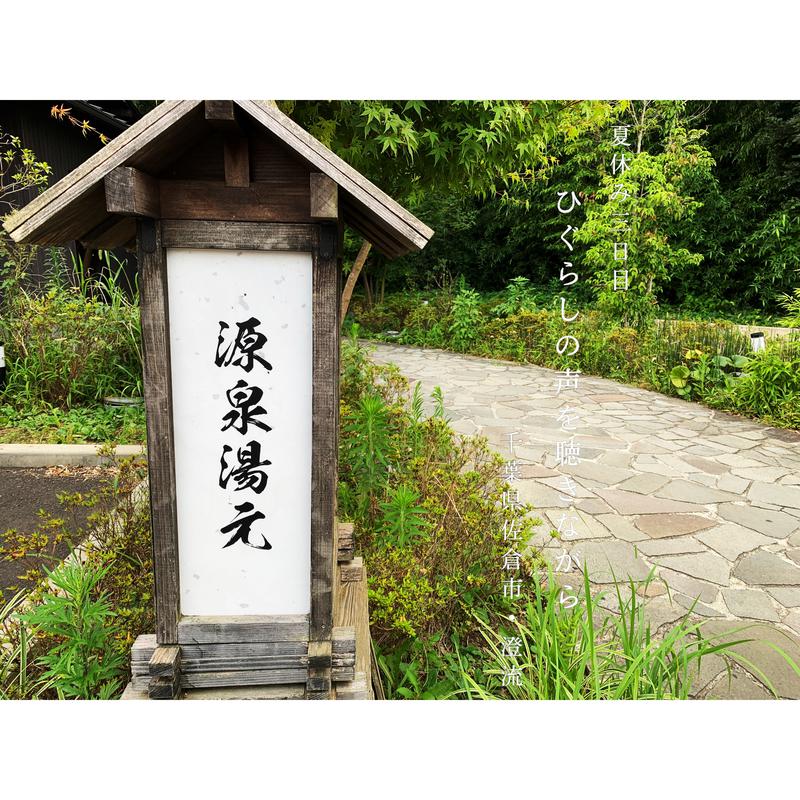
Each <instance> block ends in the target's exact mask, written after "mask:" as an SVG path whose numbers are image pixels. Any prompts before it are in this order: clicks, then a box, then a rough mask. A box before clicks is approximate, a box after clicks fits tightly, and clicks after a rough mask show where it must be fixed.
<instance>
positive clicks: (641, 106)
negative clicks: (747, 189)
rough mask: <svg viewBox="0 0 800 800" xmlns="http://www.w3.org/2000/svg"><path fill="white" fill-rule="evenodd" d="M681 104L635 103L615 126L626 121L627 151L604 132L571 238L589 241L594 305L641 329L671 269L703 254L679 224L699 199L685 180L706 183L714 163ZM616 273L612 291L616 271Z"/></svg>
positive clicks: (680, 268)
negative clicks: (686, 241)
mask: <svg viewBox="0 0 800 800" xmlns="http://www.w3.org/2000/svg"><path fill="white" fill-rule="evenodd" d="M685 117H686V114H685V104H684V103H682V102H680V101H649V100H643V101H635V102H631V103H630V104H629V105H627V107H626V108H625V110H624V112H623V113H622V114H621V115H620V117H619V119H618V121H617V122H616V123H615V124H617V125H625V124H627V125H629V132H630V135H629V141H630V145H631V146H630V149H629V150H627V149H622V148H616V149H614V148H612V146H611V145H612V141H611V137H610V136H609V137H606V138H605V140H604V143H603V146H602V147H601V148H600V152H599V153H598V156H601V155H602V158H603V164H602V167H601V176H602V177H601V180H600V185H599V188H598V189H597V190H596V192H594V194H593V195H590V196H588V197H587V200H586V203H585V209H584V211H585V220H584V222H583V224H582V225H581V226H580V228H579V230H578V231H577V232H576V233H575V237H574V238H575V240H576V241H578V242H581V243H583V244H585V245H587V246H588V249H587V250H586V252H585V254H584V256H583V263H584V264H586V265H587V266H588V267H590V268H591V269H592V270H593V272H592V276H591V278H590V281H591V284H592V286H593V287H594V289H595V291H596V294H597V300H598V306H599V308H600V309H601V311H603V312H604V313H605V314H607V315H608V316H610V317H613V318H614V319H619V320H621V321H622V323H623V324H624V325H629V326H633V327H640V326H642V325H643V324H645V323H646V322H647V321H648V320H649V319H651V318H652V316H653V314H654V313H655V309H656V307H657V301H658V296H659V294H660V292H661V290H662V289H663V287H664V286H665V285H666V284H667V283H668V282H669V280H670V277H671V275H672V274H674V273H675V272H681V271H683V270H685V269H686V268H687V267H689V266H692V267H696V266H697V265H699V264H700V262H701V261H702V260H703V254H702V253H699V252H692V251H691V250H690V249H688V248H687V247H685V246H684V245H683V244H682V243H681V241H680V237H679V235H678V225H680V226H682V227H685V225H686V223H687V222H688V221H689V220H691V218H692V217H693V215H694V214H695V213H696V211H697V210H698V209H699V208H700V207H701V205H702V203H701V202H699V201H698V200H697V199H696V198H694V197H693V196H692V195H691V194H690V193H689V192H688V188H687V184H688V182H689V179H690V177H692V178H694V179H695V180H697V176H698V175H700V174H702V175H703V176H704V177H705V179H706V180H708V181H710V180H711V169H712V167H713V164H714V161H713V159H712V157H711V154H710V153H709V151H708V150H707V149H706V148H705V147H704V146H703V144H702V143H701V139H702V138H703V136H704V135H705V131H702V130H687V129H686V127H685V124H686V119H685ZM612 150H613V151H614V152H616V153H617V154H619V153H625V158H626V164H627V168H624V167H623V168H618V169H617V171H616V174H615V172H614V170H612V169H611V168H610V165H611V161H612V157H613V154H612ZM615 271H619V272H620V273H623V272H624V271H627V290H626V291H622V290H621V287H622V286H624V285H625V283H626V278H625V275H624V274H620V276H619V281H618V288H620V290H617V291H615V285H614V273H615Z"/></svg>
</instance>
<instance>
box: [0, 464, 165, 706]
mask: <svg viewBox="0 0 800 800" xmlns="http://www.w3.org/2000/svg"><path fill="white" fill-rule="evenodd" d="M145 477H146V467H145V466H144V464H143V463H140V462H134V461H122V462H121V463H120V464H119V468H118V469H117V470H116V471H115V472H114V473H113V474H112V475H111V476H110V477H109V478H107V479H106V480H105V481H104V482H103V484H102V485H101V487H100V488H99V489H97V490H95V491H92V492H89V493H87V494H83V493H80V492H76V493H73V494H64V495H62V496H61V497H60V498H59V500H60V503H61V506H62V511H61V513H60V514H59V515H51V514H42V518H41V522H40V523H39V525H38V527H37V529H36V530H35V531H32V532H21V531H9V532H8V533H7V534H6V536H5V544H4V547H3V549H2V551H0V556H3V557H7V558H11V559H19V560H22V559H25V558H26V557H27V556H28V555H31V554H35V555H38V556H40V557H44V559H45V561H56V562H57V561H59V560H60V558H59V553H61V552H63V550H64V547H65V545H66V547H67V548H68V550H69V551H70V552H71V553H74V554H75V555H74V556H73V560H80V559H81V558H82V565H83V568H85V569H86V570H87V571H88V572H89V573H91V575H92V576H97V580H96V581H94V579H92V581H90V583H91V590H90V591H89V599H90V600H91V601H97V602H100V600H101V599H102V600H103V603H104V608H107V609H108V610H109V612H110V613H111V614H113V621H114V622H113V626H110V627H109V628H108V631H107V632H108V639H107V640H106V641H104V643H103V648H104V650H103V652H104V655H103V661H104V663H105V661H106V656H108V658H109V659H112V657H113V659H114V660H113V662H111V661H109V663H115V664H117V663H118V664H119V665H120V669H121V672H120V674H119V677H121V678H122V677H124V675H125V669H124V663H127V659H128V656H129V654H130V648H131V645H132V644H133V642H134V641H135V639H136V637H137V636H139V635H140V634H142V633H146V632H148V631H150V630H152V629H153V626H154V624H155V619H154V613H153V560H152V559H153V554H152V540H151V535H150V513H149V507H148V503H147V493H146V491H144V485H143V484H142V481H143V480H144V478H145ZM86 508H89V509H92V511H91V513H90V514H89V515H88V516H87V517H86V522H85V525H83V526H80V525H78V524H77V523H76V522H75V518H74V514H73V512H74V511H76V510H77V509H86ZM78 553H80V557H79V556H78ZM21 577H23V578H25V579H27V580H28V581H31V582H33V583H34V586H33V588H32V589H31V590H30V591H29V592H28V594H27V600H28V601H29V603H31V604H32V605H33V606H34V607H35V606H36V605H37V604H41V603H42V602H45V598H46V597H47V596H48V595H49V594H50V593H51V589H50V586H49V584H48V572H47V570H46V568H45V567H44V566H39V567H36V568H34V569H32V570H29V571H28V572H27V573H25V575H23V576H21ZM86 580H87V581H88V580H89V579H88V578H86ZM84 599H85V597H84ZM12 602H13V601H12ZM9 605H10V604H9ZM2 616H3V615H0V622H3V620H2ZM5 616H6V618H5V623H6V624H4V625H3V626H2V628H3V629H2V631H0V633H2V636H0V649H3V650H4V653H5V654H6V655H7V654H8V653H10V652H12V651H17V652H16V655H15V656H14V658H10V659H9V660H8V661H7V662H5V672H6V673H7V676H6V677H7V678H8V676H10V678H8V679H9V680H10V681H11V682H12V683H14V684H15V685H17V684H19V682H20V681H21V680H23V676H24V681H23V682H24V683H25V684H26V685H27V686H28V687H30V688H29V690H28V691H29V694H26V695H25V696H32V695H33V693H34V691H38V692H39V693H44V694H45V695H46V696H49V695H51V694H52V692H53V689H52V687H51V686H49V685H45V686H44V688H42V686H41V685H40V684H41V683H42V681H41V680H40V679H42V675H43V672H42V667H41V662H40V661H39V657H41V656H44V655H46V654H47V653H48V652H49V650H50V648H51V647H53V646H57V645H58V644H59V643H61V644H64V645H65V647H66V648H68V647H70V646H72V645H69V644H68V643H67V642H66V640H65V639H63V640H60V639H58V638H57V637H55V635H54V634H52V631H50V629H49V628H48V627H47V626H46V625H45V626H42V627H41V628H40V629H39V630H38V631H37V632H36V633H35V634H34V633H33V632H31V635H30V636H28V637H27V640H26V641H25V642H23V641H22V639H23V638H24V637H25V635H26V630H27V629H26V628H24V627H23V626H20V625H19V624H17V623H16V622H15V623H14V624H11V621H12V615H11V613H10V611H9V612H8V613H7V614H6V615H5ZM67 638H69V637H67ZM22 644H25V647H24V648H23V649H22V650H20V647H21V645H22ZM117 658H119V659H120V661H119V662H117V661H116V659H117ZM123 662H124V663H123ZM37 665H38V666H39V668H38V669H37V668H36V667H37ZM3 672H4V667H3V666H0V678H2V677H3ZM37 681H38V683H37ZM45 683H46V681H45ZM108 683H109V681H108V680H105V679H104V681H103V682H101V684H102V685H106V686H107V688H106V689H104V690H103V691H104V692H108V691H110V687H109V686H108ZM37 686H39V688H38V689H37V688H36V687H37ZM116 688H119V687H118V686H117V687H116ZM62 689H63V687H62ZM2 690H3V686H2V682H0V693H1V692H2ZM98 691H99V689H98Z"/></svg>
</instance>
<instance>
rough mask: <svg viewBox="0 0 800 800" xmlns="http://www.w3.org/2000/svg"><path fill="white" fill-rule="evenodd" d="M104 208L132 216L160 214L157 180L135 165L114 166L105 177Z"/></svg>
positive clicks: (158, 215) (113, 212)
mask: <svg viewBox="0 0 800 800" xmlns="http://www.w3.org/2000/svg"><path fill="white" fill-rule="evenodd" d="M105 189H106V210H107V211H108V212H109V213H112V214H125V215H127V216H132V217H151V218H153V219H158V217H160V216H161V202H160V199H159V193H158V181H157V180H156V179H155V178H153V177H151V176H150V175H147V174H146V173H144V172H142V171H141V170H138V169H136V168H135V167H116V168H115V169H112V170H111V172H109V173H108V175H106V177H105Z"/></svg>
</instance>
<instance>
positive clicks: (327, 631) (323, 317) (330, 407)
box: [306, 224, 339, 698]
mask: <svg viewBox="0 0 800 800" xmlns="http://www.w3.org/2000/svg"><path fill="white" fill-rule="evenodd" d="M336 239H337V227H336V225H333V224H323V225H321V226H320V233H319V245H318V248H317V250H316V252H315V253H314V288H313V295H314V301H313V302H314V304H313V325H314V339H313V356H312V359H313V384H314V394H313V400H312V409H313V430H312V442H313V454H314V457H313V463H312V467H311V470H312V471H311V620H310V623H311V624H310V631H309V638H310V642H311V643H318V644H315V645H314V647H315V648H322V650H321V652H322V651H325V646H324V645H323V644H319V643H325V642H328V650H327V652H328V653H330V649H329V648H330V644H329V643H330V639H331V633H332V631H333V577H334V575H333V572H334V563H335V562H334V559H335V554H334V551H333V538H334V525H335V524H336V487H337V480H338V452H339V451H338V448H339V295H338V281H337V269H338V267H337V260H336ZM311 643H310V644H309V647H311ZM310 652H311V650H309V653H310ZM306 689H307V696H309V697H313V698H327V697H330V696H331V677H330V667H327V668H325V667H321V666H319V667H316V668H315V669H314V670H313V671H312V670H311V667H310V665H309V679H308V683H307V687H306Z"/></svg>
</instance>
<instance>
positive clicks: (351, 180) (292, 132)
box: [235, 100, 433, 250]
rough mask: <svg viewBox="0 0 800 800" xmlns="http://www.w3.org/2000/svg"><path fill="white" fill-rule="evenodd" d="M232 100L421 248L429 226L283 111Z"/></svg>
mask: <svg viewBox="0 0 800 800" xmlns="http://www.w3.org/2000/svg"><path fill="white" fill-rule="evenodd" d="M235 102H236V103H237V104H238V105H239V106H241V107H242V108H243V109H244V110H245V111H247V112H248V113H249V114H251V115H252V116H253V117H254V118H255V119H257V120H258V121H260V122H261V123H262V124H263V125H265V127H267V128H268V129H269V130H270V131H272V132H273V133H274V134H275V135H276V136H277V137H278V138H279V139H281V140H282V141H284V142H285V143H286V144H287V145H289V147H291V148H292V149H293V150H295V151H296V152H298V153H300V155H302V156H303V157H304V158H305V159H307V160H308V161H309V162H311V163H312V164H313V165H314V166H316V167H317V169H319V170H320V171H321V172H324V173H325V174H326V175H328V176H329V177H331V178H333V180H335V181H336V183H338V184H339V185H340V186H341V187H342V188H343V189H344V190H345V191H346V192H349V193H350V194H352V195H353V196H354V197H355V198H357V199H358V200H359V201H360V202H361V203H363V204H364V205H365V206H366V207H368V208H369V209H370V210H371V211H372V212H373V213H374V214H375V216H376V217H378V218H379V219H380V220H382V221H383V222H384V223H385V224H386V225H388V226H389V227H390V228H391V229H392V230H393V231H395V232H396V235H397V236H398V238H400V239H402V240H404V241H405V242H406V243H407V244H408V246H409V249H414V250H421V249H422V248H423V247H425V245H426V244H427V243H428V240H429V239H430V238H431V237H432V236H433V230H432V229H431V228H429V227H428V226H427V225H425V224H424V223H423V222H421V221H420V220H418V219H417V218H416V217H415V216H414V215H413V214H411V213H410V212H408V211H406V209H404V208H403V207H402V206H401V205H400V204H399V203H397V202H395V201H394V200H392V198H391V197H389V195H387V194H386V193H385V192H383V191H381V190H380V189H379V188H378V187H377V186H375V184H374V183H372V182H371V181H369V180H367V179H366V178H365V177H364V176H363V175H361V174H360V173H359V172H357V171H356V170H354V169H353V168H352V167H351V166H350V165H349V164H347V163H346V162H344V161H342V159H340V158H339V157H338V156H336V155H334V153H332V152H331V151H330V150H328V148H327V147H325V146H324V145H323V144H322V143H321V142H319V141H317V140H316V139H315V138H314V137H313V136H311V134H309V133H308V132H307V131H305V130H303V128H301V127H300V126H299V125H298V124H297V123H295V122H294V121H293V120H291V119H290V118H289V117H287V116H286V115H285V114H283V113H282V112H281V111H280V110H279V109H278V108H277V106H275V105H274V104H269V103H264V102H259V101H255V100H237V101H235Z"/></svg>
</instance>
